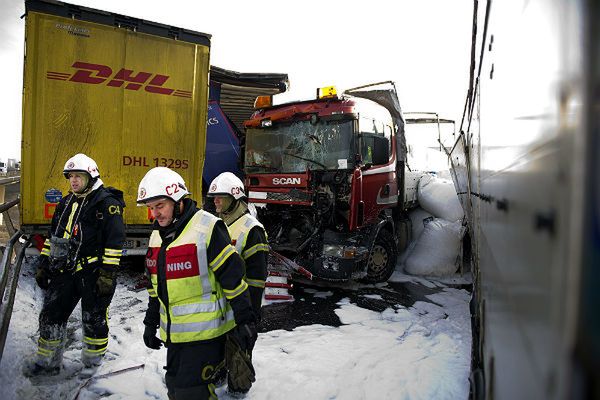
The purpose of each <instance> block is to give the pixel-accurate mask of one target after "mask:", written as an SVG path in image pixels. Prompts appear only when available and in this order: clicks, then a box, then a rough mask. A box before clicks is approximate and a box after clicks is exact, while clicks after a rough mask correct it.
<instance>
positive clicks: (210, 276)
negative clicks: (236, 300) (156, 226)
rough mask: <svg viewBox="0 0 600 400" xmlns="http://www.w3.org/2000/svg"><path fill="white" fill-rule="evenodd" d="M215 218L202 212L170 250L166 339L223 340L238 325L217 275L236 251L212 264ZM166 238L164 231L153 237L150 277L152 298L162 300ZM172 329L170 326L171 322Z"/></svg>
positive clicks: (163, 326)
mask: <svg viewBox="0 0 600 400" xmlns="http://www.w3.org/2000/svg"><path fill="white" fill-rule="evenodd" d="M217 220H218V219H217V218H216V217H214V216H213V215H211V214H209V213H207V212H205V211H203V210H199V211H198V212H197V213H196V214H195V215H194V216H193V217H192V218H191V219H190V221H189V222H188V223H187V225H186V226H185V228H184V229H183V231H182V232H181V234H180V235H179V236H178V237H177V238H176V239H175V240H174V241H173V242H172V243H171V244H169V245H168V246H167V248H166V263H165V264H166V265H165V266H164V268H165V276H166V280H167V291H168V298H169V306H168V310H167V307H166V306H165V304H163V302H162V300H161V299H160V298H159V301H160V337H161V339H162V340H163V341H166V340H167V329H169V333H170V338H171V342H173V343H185V342H194V341H197V340H208V339H212V338H215V337H219V336H221V335H223V334H225V333H226V332H228V331H230V330H231V329H233V328H234V326H235V320H234V315H233V310H232V309H231V306H230V305H229V303H228V302H227V299H226V297H225V295H224V292H223V288H222V287H221V285H220V284H219V282H218V281H217V280H216V279H215V274H214V272H213V270H216V269H217V268H219V267H220V266H221V265H222V264H223V262H224V261H225V260H226V259H227V258H228V257H229V256H230V255H232V254H233V253H235V249H234V248H233V247H232V246H227V247H226V248H225V249H224V250H223V252H221V254H219V255H218V256H217V257H216V258H215V260H211V261H209V260H208V259H207V253H206V249H207V247H208V244H209V243H210V239H211V235H212V231H213V227H214V225H215V223H216V222H217ZM161 244H162V239H161V237H160V234H159V232H158V231H156V230H155V231H153V232H152V235H151V236H150V242H149V250H148V254H147V255H146V269H147V270H148V272H149V273H150V281H151V282H152V288H150V289H148V292H149V294H150V296H153V297H156V296H157V292H156V290H157V288H158V268H157V265H158V253H159V250H160V247H161ZM169 318H170V320H171V324H170V326H169V327H167V324H168V319H169Z"/></svg>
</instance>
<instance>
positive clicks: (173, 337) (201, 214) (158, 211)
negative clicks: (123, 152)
mask: <svg viewBox="0 0 600 400" xmlns="http://www.w3.org/2000/svg"><path fill="white" fill-rule="evenodd" d="M189 194H190V193H189V191H188V189H187V186H186V184H185V182H184V180H183V178H182V177H181V176H180V175H179V174H178V173H176V172H175V171H172V170H170V169H168V168H165V167H156V168H153V169H151V170H150V171H148V172H147V173H146V175H145V176H144V178H143V179H142V181H141V182H140V185H139V190H138V196H137V202H138V204H140V205H146V206H147V207H148V208H149V209H150V211H151V213H152V216H153V217H154V230H153V232H152V235H151V236H150V242H149V245H148V247H149V248H148V253H147V254H146V260H145V262H146V273H147V274H148V275H149V286H148V292H149V295H150V297H149V301H148V310H147V312H146V316H145V318H144V325H145V330H144V343H145V344H146V346H147V347H149V348H151V349H159V348H160V347H161V345H162V344H165V346H166V347H167V367H166V370H167V372H166V376H165V378H166V379H165V380H166V385H167V389H168V395H169V398H170V399H175V400H181V399H209V398H215V392H214V391H215V385H214V379H215V378H214V377H215V374H216V372H217V371H218V370H220V369H221V367H222V365H223V364H224V359H225V345H226V336H227V335H226V334H227V333H228V332H231V335H232V336H233V337H235V339H236V342H237V343H238V344H239V347H240V348H242V349H248V348H251V347H252V346H253V345H254V341H255V340H256V336H257V335H256V329H255V325H254V322H255V317H254V313H253V311H252V306H251V303H250V296H249V294H248V284H247V283H246V282H245V281H244V279H243V276H244V271H243V263H242V260H241V259H240V257H239V255H238V254H237V252H236V251H235V248H234V247H233V246H231V238H230V237H229V233H228V231H227V227H226V226H225V224H224V223H223V221H221V220H220V219H219V218H217V217H215V216H213V215H212V214H210V213H208V212H206V211H204V210H201V209H199V208H198V207H197V204H196V202H195V201H193V200H192V199H190V198H188V197H186V196H187V195H189ZM158 330H160V339H159V338H158V337H156V334H157V331H158ZM250 368H251V364H250ZM253 372H254V371H253V369H252V376H251V378H250V379H251V380H254V376H253ZM247 383H248V384H249V385H251V382H247Z"/></svg>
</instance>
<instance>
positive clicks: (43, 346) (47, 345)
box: [37, 337, 61, 361]
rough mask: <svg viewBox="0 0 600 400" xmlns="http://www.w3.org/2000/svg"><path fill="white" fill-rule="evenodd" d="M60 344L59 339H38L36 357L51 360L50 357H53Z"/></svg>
mask: <svg viewBox="0 0 600 400" xmlns="http://www.w3.org/2000/svg"><path fill="white" fill-rule="evenodd" d="M60 342H61V340H60V339H55V340H50V339H44V338H43V337H40V338H39V339H38V350H37V354H38V356H41V357H43V358H45V359H47V360H48V361H50V359H52V357H53V356H54V353H55V352H56V350H57V349H58V348H59V346H60Z"/></svg>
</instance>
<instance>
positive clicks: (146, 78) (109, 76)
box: [46, 61, 192, 98]
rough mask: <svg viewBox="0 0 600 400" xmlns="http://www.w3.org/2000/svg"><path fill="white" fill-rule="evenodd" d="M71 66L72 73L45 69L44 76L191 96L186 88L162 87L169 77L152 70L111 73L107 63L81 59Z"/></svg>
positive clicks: (169, 94)
mask: <svg viewBox="0 0 600 400" xmlns="http://www.w3.org/2000/svg"><path fill="white" fill-rule="evenodd" d="M71 66H72V67H73V68H77V71H75V73H73V74H67V73H64V72H55V71H47V72H46V78H47V79H53V80H59V81H71V82H77V83H87V84H91V85H99V84H101V83H102V84H104V83H106V86H110V87H118V88H120V87H124V88H125V89H127V90H140V89H141V88H142V87H143V88H144V90H145V91H146V92H149V93H156V94H164V95H167V96H177V97H187V98H191V97H192V92H189V91H186V90H175V89H169V88H166V87H163V85H164V84H165V82H167V80H168V79H169V76H167V75H160V74H154V73H152V72H137V73H134V71H133V70H130V69H125V68H121V69H120V70H119V71H118V72H117V73H116V74H114V75H113V70H112V68H110V67H109V66H107V65H101V64H90V63H86V62H82V61H75V62H74V63H73V65H71Z"/></svg>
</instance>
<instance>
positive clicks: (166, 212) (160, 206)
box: [146, 199, 175, 227]
mask: <svg viewBox="0 0 600 400" xmlns="http://www.w3.org/2000/svg"><path fill="white" fill-rule="evenodd" d="M146 206H147V207H148V208H149V209H150V212H151V213H152V217H153V218H154V219H155V220H156V221H158V224H159V225H160V226H162V227H165V226H169V225H170V224H171V222H173V211H174V210H175V202H174V201H173V200H171V199H158V200H155V201H149V202H148V203H146Z"/></svg>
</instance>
